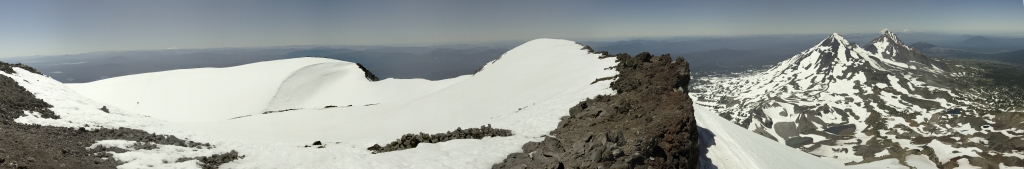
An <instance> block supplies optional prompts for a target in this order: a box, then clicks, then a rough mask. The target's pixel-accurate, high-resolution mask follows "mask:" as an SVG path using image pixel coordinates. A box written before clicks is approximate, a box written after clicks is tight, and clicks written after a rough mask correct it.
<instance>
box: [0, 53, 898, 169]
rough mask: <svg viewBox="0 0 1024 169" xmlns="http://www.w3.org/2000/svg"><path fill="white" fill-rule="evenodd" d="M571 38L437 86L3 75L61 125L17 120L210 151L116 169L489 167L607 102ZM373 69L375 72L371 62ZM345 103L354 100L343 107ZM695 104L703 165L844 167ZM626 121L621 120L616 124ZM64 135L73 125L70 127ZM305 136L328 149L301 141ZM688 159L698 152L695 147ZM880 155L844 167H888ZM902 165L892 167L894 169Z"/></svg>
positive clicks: (260, 77)
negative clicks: (484, 131) (415, 137)
mask: <svg viewBox="0 0 1024 169" xmlns="http://www.w3.org/2000/svg"><path fill="white" fill-rule="evenodd" d="M582 49H584V47H583V46H582V45H579V44H576V43H575V42H572V41H566V40H555V39H538V40H534V41H530V42H528V43H526V44H523V45H521V46H519V47H517V48H515V49H513V50H511V51H509V52H507V53H506V54H505V55H503V56H502V57H501V58H500V59H499V60H495V61H492V62H490V63H488V64H487V65H486V66H484V68H483V69H482V70H481V71H480V72H478V73H476V74H474V75H467V76H462V77H458V78H453V79H447V80H440V81H427V80H422V79H384V80H379V81H375V79H373V78H370V76H371V73H369V71H367V69H366V68H363V67H361V66H359V65H358V64H355V63H350V62H345V61H338V60H331V59H322V58H297V59H287V60H276V61H267V62H259V63H253V64H248V65H242V66H237V67H229V68H216V69H212V68H208V69H185V70H173V71H165V72H155V73H147V74H139V75H131V76H124V77H116V78H111V79H106V80H102V81H96V82H92V83H85V84H68V85H65V84H61V83H60V82H58V81H56V80H53V79H51V78H49V77H46V76H43V75H40V74H36V73H32V72H29V71H28V70H25V69H22V68H17V67H15V68H13V69H12V70H13V72H12V73H5V72H0V75H4V76H5V77H6V78H10V79H11V80H12V81H15V82H16V83H17V84H18V85H20V86H24V88H25V89H26V90H27V91H29V92H31V93H32V94H33V95H34V97H37V98H39V99H41V100H43V101H45V102H47V103H49V104H52V105H53V108H50V109H51V110H53V112H54V113H55V114H56V115H58V116H60V118H58V119H54V118H46V117H41V116H40V115H39V113H38V112H26V115H25V116H22V117H18V118H17V119H15V120H14V121H16V122H18V123H22V124H41V125H47V126H60V127H72V128H78V127H83V130H94V129H97V128H118V127H125V128H133V129H141V130H144V131H147V132H154V133H157V134H166V135H173V136H177V137H181V138H185V139H188V140H190V141H199V142H205V143H211V144H213V145H215V147H213V148H209V147H207V148H195V147H181V146H173V145H159V146H155V147H151V148H138V147H133V146H137V145H136V143H142V141H138V142H137V141H130V140H116V139H114V140H100V141H97V142H95V143H93V145H92V146H89V149H95V148H97V147H119V148H122V149H127V151H125V152H114V151H110V152H107V153H110V154H113V155H112V156H110V158H112V159H115V160H118V161H122V162H126V163H125V164H123V165H121V166H119V167H121V168H148V167H160V168H197V167H198V165H197V164H198V162H197V161H196V160H194V159H193V160H181V159H182V158H194V157H200V156H208V155H211V154H217V153H225V152H228V151H230V150H235V151H237V152H238V153H239V154H241V155H244V156H245V157H244V158H242V159H238V160H234V161H231V162H230V163H226V164H223V165H221V166H220V167H223V168H487V167H491V165H492V164H495V163H498V162H501V160H502V159H504V158H505V157H506V155H509V154H510V153H515V152H519V151H521V149H520V148H521V147H523V145H524V144H526V143H527V142H530V141H540V140H542V139H544V137H543V136H544V135H547V134H548V132H549V131H552V130H554V129H555V128H556V126H557V125H558V124H559V121H560V120H559V119H560V118H562V117H563V116H566V115H568V114H569V109H570V108H571V107H573V106H574V105H577V103H580V101H582V100H585V99H587V98H592V97H594V96H597V95H608V94H614V93H615V91H613V90H611V89H610V88H609V86H610V85H611V84H610V83H611V82H612V81H610V80H597V79H607V78H608V77H614V76H615V75H616V74H618V72H617V71H616V69H609V68H610V67H614V66H615V65H616V61H615V58H614V57H601V56H602V55H601V54H595V53H591V52H589V51H587V50H582ZM370 69H372V68H370ZM350 105H351V106H350ZM695 106H696V110H697V111H696V113H695V114H696V115H695V117H696V118H697V120H696V121H697V124H698V125H699V126H701V130H700V131H699V133H700V134H701V136H700V138H701V140H700V142H701V145H702V146H701V147H702V150H701V151H702V153H701V154H702V156H703V157H704V158H702V159H701V161H702V167H703V168H844V167H843V166H842V164H841V163H836V162H831V161H825V160H821V159H818V158H815V157H814V156H812V155H810V154H806V153H802V152H800V151H798V150H795V149H790V148H788V147H785V146H784V145H782V144H777V143H775V142H774V141H772V140H770V139H767V138H763V137H762V136H760V135H757V134H755V133H752V132H748V131H746V130H745V129H743V128H740V127H738V126H735V125H732V124H731V123H730V122H729V121H727V120H724V119H722V118H719V117H718V116H716V112H713V111H711V109H710V108H705V107H701V106H699V105H695ZM481 125H491V126H494V127H496V128H503V129H509V130H511V131H512V132H513V133H515V135H513V136H511V137H486V138H483V139H479V140H477V139H466V140H451V141H448V142H441V143H431V144H426V143H421V144H420V145H419V146H418V147H416V148H412V149H406V150H401V151H393V152H388V153H381V154H371V151H368V150H367V149H366V148H367V147H369V146H371V145H374V144H382V143H387V142H389V141H392V140H394V139H395V138H398V137H400V136H401V135H403V134H407V133H417V132H424V133H443V132H446V131H449V130H452V129H455V128H460V127H461V128H468V127H476V126H481ZM623 127H628V126H623ZM71 130H73V129H71ZM314 141H317V142H320V143H321V144H322V145H323V147H322V148H317V147H308V145H310V143H313V142H314ZM692 151H695V150H692ZM895 163H897V162H896V161H895V160H881V161H876V162H873V163H869V164H864V165H858V166H852V167H851V168H878V167H893V166H894V164H895ZM897 167H898V166H897Z"/></svg>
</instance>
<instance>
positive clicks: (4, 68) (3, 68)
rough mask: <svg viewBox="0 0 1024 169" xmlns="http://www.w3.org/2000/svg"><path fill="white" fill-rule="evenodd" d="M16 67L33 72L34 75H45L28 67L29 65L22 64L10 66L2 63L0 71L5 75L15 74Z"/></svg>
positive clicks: (0, 63)
mask: <svg viewBox="0 0 1024 169" xmlns="http://www.w3.org/2000/svg"><path fill="white" fill-rule="evenodd" d="M15 67H19V68H21V69H25V70H27V71H29V72H32V73H35V74H40V75H42V74H43V73H39V70H36V68H32V67H28V65H25V64H21V63H16V64H9V63H4V62H0V71H3V72H4V73H7V74H13V73H14V68H15Z"/></svg>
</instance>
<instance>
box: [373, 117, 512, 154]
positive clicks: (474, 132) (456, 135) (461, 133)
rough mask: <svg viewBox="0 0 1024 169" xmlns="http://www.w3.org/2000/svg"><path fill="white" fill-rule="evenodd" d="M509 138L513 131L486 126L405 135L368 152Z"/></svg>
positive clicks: (375, 146)
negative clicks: (457, 140)
mask: <svg viewBox="0 0 1024 169" xmlns="http://www.w3.org/2000/svg"><path fill="white" fill-rule="evenodd" d="M498 136H501V137H507V136H512V131H511V130H506V129H498V128H491V125H490V124H487V125H486V126H480V128H468V129H462V128H461V127H460V128H456V129H455V131H448V132H446V133H437V134H425V133H420V134H405V135H402V137H401V138H399V139H398V140H395V141H393V142H391V143H389V144H386V145H384V146H380V145H377V144H374V145H373V146H371V147H370V148H367V150H370V151H372V152H373V153H374V154H377V153H383V152H389V151H398V150H405V149H410V148H416V146H417V145H419V144H420V143H440V142H445V141H448V140H455V139H482V138H484V137H498Z"/></svg>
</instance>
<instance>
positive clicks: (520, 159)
mask: <svg viewBox="0 0 1024 169" xmlns="http://www.w3.org/2000/svg"><path fill="white" fill-rule="evenodd" d="M584 49H585V50H587V48H584ZM598 53H601V54H603V55H602V56H600V57H610V56H608V55H607V52H598ZM615 57H616V60H617V61H618V63H619V64H618V65H617V66H615V67H611V68H614V69H616V70H618V71H619V75H617V76H615V77H612V78H602V79H605V80H611V79H614V81H613V82H612V83H611V88H612V89H614V90H615V91H616V92H617V94H615V95H600V96H597V97H595V98H592V99H587V100H586V101H582V102H580V103H579V104H577V105H576V106H574V107H572V108H571V109H570V110H569V116H564V117H562V121H561V122H560V123H559V124H558V128H557V129H555V130H554V131H551V133H550V136H545V138H544V140H543V141H541V142H530V143H527V144H525V145H523V152H521V153H513V154H510V155H508V157H507V158H506V159H505V160H504V161H503V162H502V163H498V164H495V165H494V166H493V168H697V167H698V166H699V162H698V160H697V159H698V156H699V155H698V153H699V149H698V141H697V138H698V135H697V126H696V121H694V116H693V107H692V101H691V100H690V98H689V96H688V95H687V90H686V88H687V84H688V83H689V80H690V74H689V64H688V62H687V61H686V60H684V59H682V58H679V59H675V60H673V59H672V57H671V56H669V55H667V54H666V55H662V56H660V57H656V56H653V55H651V54H649V53H646V52H644V53H640V54H637V55H636V56H633V57H630V56H629V55H627V54H618V55H615Z"/></svg>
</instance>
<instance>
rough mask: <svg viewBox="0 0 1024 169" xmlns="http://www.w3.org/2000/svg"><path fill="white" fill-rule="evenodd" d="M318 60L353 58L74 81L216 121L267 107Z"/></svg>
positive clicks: (145, 107) (154, 113)
mask: <svg viewBox="0 0 1024 169" xmlns="http://www.w3.org/2000/svg"><path fill="white" fill-rule="evenodd" d="M318 63H349V62H344V61H338V60H333V59H325V58H294V59H283V60H274V61H265V62H256V63H251V64H245V65H240V66H234V67H226V68H197V69H179V70H169V71H162V72H153V73H144V74H137V75H129V76H121V77H115V78H110V79H104V80H99V81H95V82H90V83H81V84H68V86H69V87H71V88H73V89H75V90H76V91H78V92H79V93H81V94H82V95H85V96H86V97H89V98H92V99H94V100H97V101H100V102H104V103H107V104H110V105H114V106H117V107H120V108H122V109H125V110H127V111H131V112H134V113H138V114H142V115H147V116H151V117H155V118H158V119H163V120H167V121H175V122H200V121H215V120H225V119H229V118H232V117H238V116H242V115H248V114H258V113H260V112H262V111H263V109H264V108H266V106H267V103H269V102H270V101H271V100H272V98H273V97H274V92H273V91H277V89H278V88H279V86H280V85H281V84H282V82H284V81H285V79H287V78H288V77H290V76H292V75H293V74H294V73H295V72H296V71H298V70H300V69H302V68H303V67H306V66H309V65H313V64H318ZM364 81H365V79H364Z"/></svg>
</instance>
